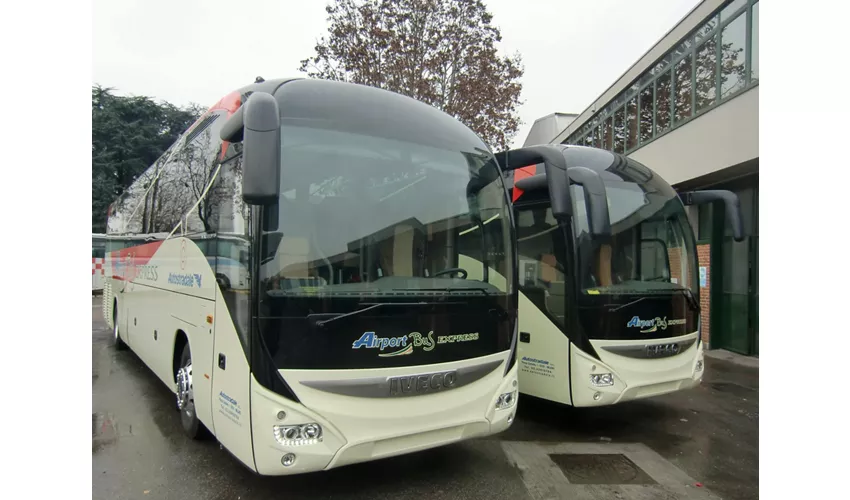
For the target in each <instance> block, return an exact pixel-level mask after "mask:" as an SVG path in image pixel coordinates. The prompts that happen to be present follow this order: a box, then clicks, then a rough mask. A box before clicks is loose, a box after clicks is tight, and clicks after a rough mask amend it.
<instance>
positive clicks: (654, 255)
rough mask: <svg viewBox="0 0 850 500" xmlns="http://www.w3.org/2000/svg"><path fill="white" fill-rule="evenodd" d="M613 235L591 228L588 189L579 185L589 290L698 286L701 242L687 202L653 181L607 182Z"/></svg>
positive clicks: (581, 250) (580, 240)
mask: <svg viewBox="0 0 850 500" xmlns="http://www.w3.org/2000/svg"><path fill="white" fill-rule="evenodd" d="M605 186H606V192H607V195H608V207H609V211H610V214H611V229H612V234H611V237H610V238H609V239H606V240H602V239H600V238H593V237H592V236H591V235H590V233H589V232H588V224H587V210H586V206H585V200H584V194H583V192H582V191H581V189H580V188H578V187H577V186H574V187H573V191H572V194H573V197H574V202H575V206H576V217H575V219H574V230H575V233H576V238H577V249H578V257H579V262H580V267H579V268H580V269H581V270H582V276H581V280H582V282H581V287H582V289H584V291H585V293H587V292H588V290H591V293H629V292H634V293H652V292H664V291H670V290H671V289H691V290H694V291H695V290H696V283H695V269H694V268H695V264H694V261H695V254H694V251H695V247H694V241H693V236H692V232H691V228H690V225H689V222H688V220H687V216H686V214H685V211H684V207H683V206H682V204H681V202H680V201H679V199H678V197H677V196H676V194H675V192H674V191H672V190H671V189H669V188H668V189H666V190H665V189H663V188H662V187H661V186H654V185H653V183H652V182H650V183H647V184H636V183H632V182H624V181H619V182H616V181H609V180H606V181H605Z"/></svg>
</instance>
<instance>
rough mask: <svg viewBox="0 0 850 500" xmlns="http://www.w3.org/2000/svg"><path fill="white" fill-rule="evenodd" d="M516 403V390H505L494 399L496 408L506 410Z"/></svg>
mask: <svg viewBox="0 0 850 500" xmlns="http://www.w3.org/2000/svg"><path fill="white" fill-rule="evenodd" d="M514 404H516V391H511V392H506V393H504V394H502V395H500V396H499V398H498V399H496V409H497V410H506V409H508V408H510V407H511V406H513V405H514Z"/></svg>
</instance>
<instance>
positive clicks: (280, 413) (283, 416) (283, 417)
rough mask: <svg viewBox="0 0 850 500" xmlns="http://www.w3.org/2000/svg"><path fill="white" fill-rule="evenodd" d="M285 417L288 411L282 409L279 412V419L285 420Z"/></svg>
mask: <svg viewBox="0 0 850 500" xmlns="http://www.w3.org/2000/svg"><path fill="white" fill-rule="evenodd" d="M285 418H286V412H285V411H283V410H281V411H279V412H277V419H278V420H283V419H285Z"/></svg>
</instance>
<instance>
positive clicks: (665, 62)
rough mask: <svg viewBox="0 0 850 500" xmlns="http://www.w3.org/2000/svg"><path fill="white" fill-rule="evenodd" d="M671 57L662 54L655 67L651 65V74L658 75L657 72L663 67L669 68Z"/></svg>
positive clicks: (662, 69) (663, 68)
mask: <svg viewBox="0 0 850 500" xmlns="http://www.w3.org/2000/svg"><path fill="white" fill-rule="evenodd" d="M671 57H672V55H670V54H667V55H666V56H664V57H663V58H661V60H660V61H658V63H657V64H656V65H655V67H653V68H652V74H653V75H658V74H660V73H661V72H662V71H664V70H665V69H667V68H669V67H670V58H671Z"/></svg>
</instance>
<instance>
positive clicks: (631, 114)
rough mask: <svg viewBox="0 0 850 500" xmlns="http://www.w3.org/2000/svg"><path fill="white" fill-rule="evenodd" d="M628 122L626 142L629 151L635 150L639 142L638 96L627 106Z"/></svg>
mask: <svg viewBox="0 0 850 500" xmlns="http://www.w3.org/2000/svg"><path fill="white" fill-rule="evenodd" d="M626 120H627V125H628V129H629V136H628V138H627V142H626V150H627V151H628V150H631V149H633V148H635V147H636V146H637V142H638V126H637V124H638V120H637V96H635V97H632V98H631V100H629V103H628V104H627V105H626Z"/></svg>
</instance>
